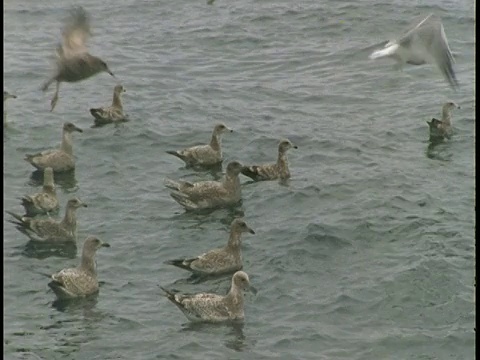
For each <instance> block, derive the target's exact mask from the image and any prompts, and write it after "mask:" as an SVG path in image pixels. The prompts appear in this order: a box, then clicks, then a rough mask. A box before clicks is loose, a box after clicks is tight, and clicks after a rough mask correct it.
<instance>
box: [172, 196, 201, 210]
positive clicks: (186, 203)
mask: <svg viewBox="0 0 480 360" xmlns="http://www.w3.org/2000/svg"><path fill="white" fill-rule="evenodd" d="M170 196H171V197H172V198H173V199H174V200H175V201H176V202H177V203H179V204H180V205H182V206H183V207H184V208H185V209H187V210H195V209H198V205H197V204H195V203H194V202H193V201H192V200H190V199H189V198H188V195H185V194H182V193H179V192H172V193H170Z"/></svg>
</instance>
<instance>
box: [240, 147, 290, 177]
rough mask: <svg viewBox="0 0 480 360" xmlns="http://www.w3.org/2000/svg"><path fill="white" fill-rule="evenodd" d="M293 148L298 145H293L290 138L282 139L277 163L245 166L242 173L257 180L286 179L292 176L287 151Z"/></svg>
mask: <svg viewBox="0 0 480 360" xmlns="http://www.w3.org/2000/svg"><path fill="white" fill-rule="evenodd" d="M291 148H294V149H298V146H296V145H293V144H292V143H291V142H290V140H287V139H284V140H281V141H280V144H279V145H278V158H277V162H276V163H273V164H264V165H253V166H245V167H244V168H243V170H242V174H243V175H245V176H248V177H249V178H252V179H253V180H255V181H261V180H275V179H281V180H286V179H288V178H290V170H289V169H288V159H287V151H288V150H289V149H291Z"/></svg>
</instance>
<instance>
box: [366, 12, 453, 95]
mask: <svg viewBox="0 0 480 360" xmlns="http://www.w3.org/2000/svg"><path fill="white" fill-rule="evenodd" d="M383 57H390V58H393V59H395V60H396V61H397V64H396V66H395V68H396V69H402V67H403V65H404V64H410V65H423V64H425V63H427V62H428V63H434V64H436V65H437V66H438V68H439V69H440V71H441V72H442V74H443V76H444V77H445V79H446V80H447V81H448V82H449V84H450V86H451V87H452V88H454V89H455V88H456V87H458V81H457V79H456V77H455V73H454V71H453V64H454V63H455V60H454V58H453V55H452V52H451V51H450V47H449V46H448V41H447V37H446V35H445V30H444V29H443V24H442V22H441V20H440V19H439V18H438V17H437V16H434V15H433V14H429V15H428V16H427V17H426V18H424V19H423V20H422V21H420V22H419V23H418V24H416V25H415V26H414V27H413V28H411V29H410V30H408V31H407V32H406V33H404V34H403V35H402V36H401V37H399V38H398V39H397V40H392V41H389V42H388V43H387V44H386V45H385V47H384V48H383V49H380V50H376V51H374V52H373V53H372V54H371V55H370V59H379V58H383Z"/></svg>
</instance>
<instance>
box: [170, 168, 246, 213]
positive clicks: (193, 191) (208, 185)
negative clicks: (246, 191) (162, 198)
mask: <svg viewBox="0 0 480 360" xmlns="http://www.w3.org/2000/svg"><path fill="white" fill-rule="evenodd" d="M242 169H243V165H242V164H240V163H239V162H238V161H232V162H230V163H229V164H228V165H227V170H226V173H225V175H224V177H223V179H222V180H221V181H199V182H196V183H191V182H188V181H174V180H170V179H165V186H166V187H168V188H170V189H173V190H175V191H174V192H171V193H170V195H171V196H172V198H173V199H174V200H175V201H176V202H178V203H179V204H180V205H182V206H183V207H185V209H187V210H199V209H212V208H219V207H226V206H232V205H235V204H237V203H238V202H239V201H240V200H241V198H242V189H241V187H240V179H239V178H238V175H239V174H240V172H241V171H242Z"/></svg>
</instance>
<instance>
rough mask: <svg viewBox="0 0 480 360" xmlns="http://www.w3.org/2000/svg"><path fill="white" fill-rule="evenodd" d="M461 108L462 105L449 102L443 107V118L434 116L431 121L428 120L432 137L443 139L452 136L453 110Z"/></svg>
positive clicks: (432, 138)
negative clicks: (439, 118)
mask: <svg viewBox="0 0 480 360" xmlns="http://www.w3.org/2000/svg"><path fill="white" fill-rule="evenodd" d="M453 109H460V106H458V105H457V104H455V103H454V102H451V101H449V102H447V103H445V104H444V105H443V107H442V120H438V119H436V118H432V120H431V121H427V124H428V127H429V129H430V139H431V140H436V139H443V138H447V139H448V138H450V135H451V134H452V113H451V112H452V110H453Z"/></svg>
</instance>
